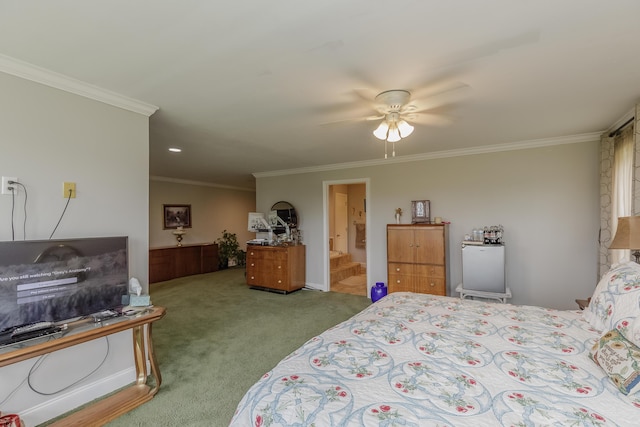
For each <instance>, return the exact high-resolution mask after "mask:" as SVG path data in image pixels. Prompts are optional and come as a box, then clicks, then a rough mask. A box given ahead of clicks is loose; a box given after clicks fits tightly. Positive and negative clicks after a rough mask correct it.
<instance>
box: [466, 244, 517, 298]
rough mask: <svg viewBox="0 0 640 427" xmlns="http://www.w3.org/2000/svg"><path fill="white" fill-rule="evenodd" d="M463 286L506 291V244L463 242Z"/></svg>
mask: <svg viewBox="0 0 640 427" xmlns="http://www.w3.org/2000/svg"><path fill="white" fill-rule="evenodd" d="M462 288H463V289H466V290H473V291H483V292H494V293H505V292H506V289H507V285H506V281H505V272H504V245H465V244H464V243H463V244H462Z"/></svg>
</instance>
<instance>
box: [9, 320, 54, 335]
mask: <svg viewBox="0 0 640 427" xmlns="http://www.w3.org/2000/svg"><path fill="white" fill-rule="evenodd" d="M52 326H54V324H53V322H36V323H31V324H29V325H24V326H19V327H17V328H15V329H14V330H13V332H11V336H12V337H15V336H18V335H22V334H26V333H29V332H34V331H39V330H41V329H48V328H51V327H52Z"/></svg>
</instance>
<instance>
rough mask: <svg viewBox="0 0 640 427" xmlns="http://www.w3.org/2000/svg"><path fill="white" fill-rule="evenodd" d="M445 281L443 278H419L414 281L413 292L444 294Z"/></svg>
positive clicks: (445, 292) (445, 291)
mask: <svg viewBox="0 0 640 427" xmlns="http://www.w3.org/2000/svg"><path fill="white" fill-rule="evenodd" d="M445 283H446V281H445V279H440V278H420V279H418V281H417V282H416V287H415V292H420V293H425V294H433V295H443V296H444V295H446V294H447V288H446V285H445Z"/></svg>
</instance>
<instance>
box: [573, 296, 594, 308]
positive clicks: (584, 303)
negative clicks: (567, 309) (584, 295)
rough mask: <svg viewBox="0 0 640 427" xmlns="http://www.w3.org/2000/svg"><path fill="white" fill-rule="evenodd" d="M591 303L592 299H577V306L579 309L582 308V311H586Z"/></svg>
mask: <svg viewBox="0 0 640 427" xmlns="http://www.w3.org/2000/svg"><path fill="white" fill-rule="evenodd" d="M589 301H591V298H588V299H576V304H578V307H580V310H584V309H585V308H587V306H588V305H589Z"/></svg>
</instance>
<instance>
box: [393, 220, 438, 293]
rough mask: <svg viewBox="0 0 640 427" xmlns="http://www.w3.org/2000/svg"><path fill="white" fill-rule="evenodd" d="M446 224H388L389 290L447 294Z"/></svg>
mask: <svg viewBox="0 0 640 427" xmlns="http://www.w3.org/2000/svg"><path fill="white" fill-rule="evenodd" d="M447 254H448V227H447V225H446V224H388V225H387V274H388V287H389V292H419V293H426V294H434V295H447V293H448V292H447V287H448V286H447V285H448V283H447V282H448V276H449V274H448V272H449V266H448V256H447Z"/></svg>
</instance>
